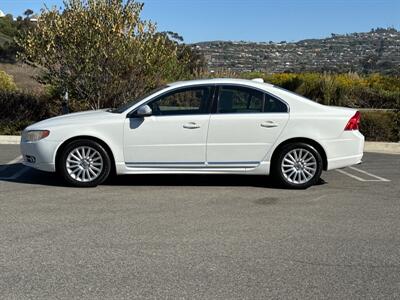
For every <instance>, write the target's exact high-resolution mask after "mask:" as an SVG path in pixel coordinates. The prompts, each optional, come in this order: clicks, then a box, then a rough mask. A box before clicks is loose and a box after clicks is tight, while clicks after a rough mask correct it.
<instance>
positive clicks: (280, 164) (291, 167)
mask: <svg viewBox="0 0 400 300" xmlns="http://www.w3.org/2000/svg"><path fill="white" fill-rule="evenodd" d="M321 173H322V158H321V154H320V153H319V152H318V151H317V150H316V149H315V148H314V147H312V146H311V145H309V144H306V143H293V144H288V145H286V146H284V147H283V148H282V149H281V151H280V152H279V154H278V156H277V158H276V161H275V162H273V166H272V175H273V176H275V179H276V180H277V181H278V183H279V184H280V185H281V186H283V187H285V188H291V189H306V188H308V187H310V186H312V185H314V184H316V183H317V182H318V180H319V178H320V176H321Z"/></svg>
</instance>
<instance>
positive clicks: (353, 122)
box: [344, 111, 361, 130]
mask: <svg viewBox="0 0 400 300" xmlns="http://www.w3.org/2000/svg"><path fill="white" fill-rule="evenodd" d="M360 119H361V114H360V112H359V111H357V112H356V113H355V114H354V116H352V117H351V118H350V120H349V122H347V125H346V127H345V128H344V130H358V127H359V125H360Z"/></svg>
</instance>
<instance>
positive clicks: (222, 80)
mask: <svg viewBox="0 0 400 300" xmlns="http://www.w3.org/2000/svg"><path fill="white" fill-rule="evenodd" d="M202 84H237V85H245V86H250V87H256V88H261V89H266V88H268V87H273V85H272V84H270V83H266V82H260V81H255V80H250V79H238V78H212V79H196V80H186V81H177V82H172V83H169V84H168V86H170V87H185V86H191V85H202Z"/></svg>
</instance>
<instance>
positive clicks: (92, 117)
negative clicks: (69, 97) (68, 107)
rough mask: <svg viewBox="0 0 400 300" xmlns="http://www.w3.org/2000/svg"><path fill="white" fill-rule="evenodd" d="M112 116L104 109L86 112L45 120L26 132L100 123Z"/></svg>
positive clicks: (31, 126)
mask: <svg viewBox="0 0 400 300" xmlns="http://www.w3.org/2000/svg"><path fill="white" fill-rule="evenodd" d="M112 115H114V114H112V113H109V112H107V111H106V109H101V110H88V111H83V112H77V113H71V114H67V115H61V116H57V117H53V118H50V119H46V120H43V121H40V122H37V123H35V124H32V125H30V126H28V127H27V128H26V130H34V129H49V128H51V127H54V126H59V125H68V124H74V125H78V124H85V123H86V122H93V121H101V120H104V118H109V117H110V116H112Z"/></svg>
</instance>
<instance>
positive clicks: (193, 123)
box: [183, 122, 200, 129]
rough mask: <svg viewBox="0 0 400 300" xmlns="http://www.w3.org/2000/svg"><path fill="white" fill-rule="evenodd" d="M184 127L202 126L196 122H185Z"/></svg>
mask: <svg viewBox="0 0 400 300" xmlns="http://www.w3.org/2000/svg"><path fill="white" fill-rule="evenodd" d="M183 128H186V129H196V128H200V125H199V124H197V123H195V122H189V123H186V124H183Z"/></svg>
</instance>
